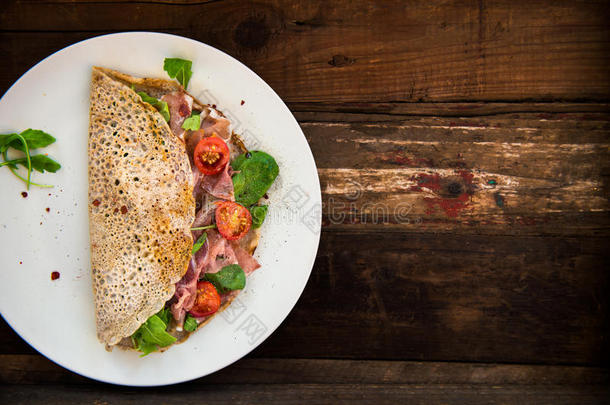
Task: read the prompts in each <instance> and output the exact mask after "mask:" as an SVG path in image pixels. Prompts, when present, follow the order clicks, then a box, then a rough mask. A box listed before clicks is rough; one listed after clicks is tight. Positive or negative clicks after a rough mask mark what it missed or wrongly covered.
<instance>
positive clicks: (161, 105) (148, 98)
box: [138, 91, 169, 122]
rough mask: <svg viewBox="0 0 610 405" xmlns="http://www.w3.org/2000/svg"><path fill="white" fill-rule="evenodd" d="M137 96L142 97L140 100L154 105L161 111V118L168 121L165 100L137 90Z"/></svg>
mask: <svg viewBox="0 0 610 405" xmlns="http://www.w3.org/2000/svg"><path fill="white" fill-rule="evenodd" d="M138 96H140V97H141V98H142V101H144V102H146V103H148V104H150V105H152V106H153V107H155V108H156V109H157V111H159V112H160V113H161V115H162V116H163V119H164V120H165V121H167V122H169V107H168V105H167V103H166V102H165V101H163V100H159V99H156V98H154V97H151V96H149V95H148V94H146V93H144V92H143V91H138Z"/></svg>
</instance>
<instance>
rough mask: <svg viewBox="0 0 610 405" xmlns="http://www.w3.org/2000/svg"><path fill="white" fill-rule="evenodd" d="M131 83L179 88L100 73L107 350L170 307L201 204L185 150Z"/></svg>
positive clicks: (96, 143)
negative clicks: (168, 305) (192, 227)
mask: <svg viewBox="0 0 610 405" xmlns="http://www.w3.org/2000/svg"><path fill="white" fill-rule="evenodd" d="M128 84H137V85H140V84H144V85H147V87H148V90H149V91H150V90H151V87H156V88H159V91H163V87H164V86H165V87H168V88H171V87H173V85H174V83H172V82H170V81H169V80H168V81H162V80H158V81H155V82H154V83H151V82H150V81H144V80H143V79H135V78H131V77H129V76H127V75H123V74H118V72H113V71H110V70H107V69H102V68H97V67H94V68H93V72H92V81H91V99H90V123H89V227H90V243H91V265H92V275H93V290H94V294H95V313H96V323H97V335H98V337H99V339H100V341H102V342H103V343H105V344H107V345H114V344H116V343H118V342H119V341H120V340H121V339H123V338H124V337H128V336H130V335H132V334H133V333H134V332H135V331H136V330H137V329H138V328H139V327H140V325H142V324H143V323H144V322H145V321H146V320H147V319H148V318H149V317H150V316H152V315H154V314H155V313H157V312H158V311H159V310H161V309H162V308H163V306H164V305H165V303H166V302H167V301H168V300H169V299H170V298H171V297H172V295H173V294H174V291H175V284H176V283H177V282H178V281H179V280H180V278H181V277H182V276H183V275H184V273H185V272H186V270H187V267H188V264H189V260H190V257H191V248H192V245H193V239H192V236H191V231H190V227H191V224H192V223H193V220H194V218H195V200H194V198H193V177H192V175H191V166H190V163H189V158H188V155H187V154H186V151H185V145H184V143H183V142H182V141H181V140H180V139H178V138H177V137H176V136H175V135H174V134H173V133H172V131H171V129H170V127H169V125H168V124H167V122H166V121H165V120H164V119H163V117H162V115H161V114H160V113H159V112H158V111H157V110H156V109H155V108H154V107H152V106H151V105H150V104H148V103H145V102H143V101H142V99H141V98H140V96H138V94H137V93H136V91H134V90H133V89H132V88H131V87H130V86H129V85H128ZM176 86H178V85H177V84H176Z"/></svg>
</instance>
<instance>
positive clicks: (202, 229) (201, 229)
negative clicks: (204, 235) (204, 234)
mask: <svg viewBox="0 0 610 405" xmlns="http://www.w3.org/2000/svg"><path fill="white" fill-rule="evenodd" d="M214 228H216V224H212V225H206V226H198V227H195V228H191V231H204V230H206V229H214Z"/></svg>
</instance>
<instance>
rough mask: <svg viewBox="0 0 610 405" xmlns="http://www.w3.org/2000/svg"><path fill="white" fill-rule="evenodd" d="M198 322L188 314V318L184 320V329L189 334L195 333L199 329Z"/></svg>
mask: <svg viewBox="0 0 610 405" xmlns="http://www.w3.org/2000/svg"><path fill="white" fill-rule="evenodd" d="M197 325H198V324H197V321H196V320H195V318H193V317H192V316H191V315H189V314H186V318H185V319H184V325H183V328H184V330H185V331H187V332H194V331H195V329H197Z"/></svg>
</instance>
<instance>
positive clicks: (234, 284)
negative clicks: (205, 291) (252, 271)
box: [205, 264, 246, 294]
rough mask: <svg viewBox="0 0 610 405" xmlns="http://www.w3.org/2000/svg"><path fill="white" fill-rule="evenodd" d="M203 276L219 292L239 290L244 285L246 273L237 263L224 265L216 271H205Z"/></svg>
mask: <svg viewBox="0 0 610 405" xmlns="http://www.w3.org/2000/svg"><path fill="white" fill-rule="evenodd" d="M205 278H206V280H208V281H209V282H210V283H212V284H214V287H216V290H218V292H219V293H220V294H224V293H226V292H229V291H233V290H241V289H243V288H244V287H245V286H246V273H244V271H243V270H242V268H241V267H240V266H239V264H230V265H228V266H225V267H223V268H222V269H221V270H220V271H219V272H218V273H206V274H205Z"/></svg>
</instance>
